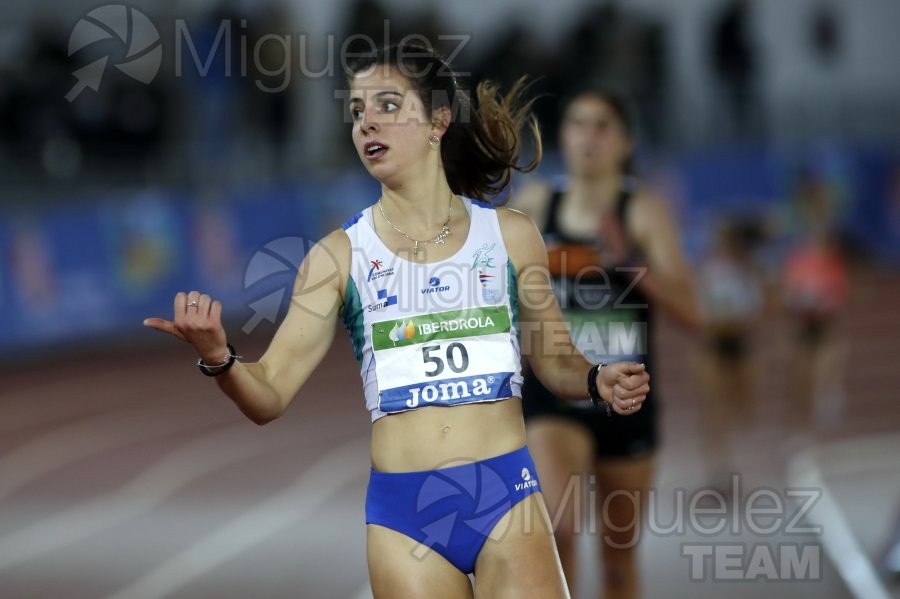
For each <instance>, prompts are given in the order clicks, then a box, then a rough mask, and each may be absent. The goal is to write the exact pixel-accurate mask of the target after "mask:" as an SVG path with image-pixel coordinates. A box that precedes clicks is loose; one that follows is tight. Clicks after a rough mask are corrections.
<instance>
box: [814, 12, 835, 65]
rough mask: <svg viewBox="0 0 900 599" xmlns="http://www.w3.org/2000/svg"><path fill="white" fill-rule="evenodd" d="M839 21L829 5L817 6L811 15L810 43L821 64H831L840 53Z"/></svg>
mask: <svg viewBox="0 0 900 599" xmlns="http://www.w3.org/2000/svg"><path fill="white" fill-rule="evenodd" d="M840 27H841V19H840V17H839V15H838V14H837V13H836V12H835V8H834V6H833V5H831V4H830V3H821V4H819V5H818V6H817V7H816V8H815V11H814V13H813V17H812V20H811V27H810V42H811V44H810V45H811V47H812V50H813V54H815V56H816V58H817V59H818V60H819V62H821V63H822V64H828V65H830V64H832V63H833V62H834V61H835V60H837V58H838V56H839V55H840V52H841V47H842V41H843V40H842V38H841V29H840Z"/></svg>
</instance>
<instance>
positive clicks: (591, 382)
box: [587, 362, 612, 416]
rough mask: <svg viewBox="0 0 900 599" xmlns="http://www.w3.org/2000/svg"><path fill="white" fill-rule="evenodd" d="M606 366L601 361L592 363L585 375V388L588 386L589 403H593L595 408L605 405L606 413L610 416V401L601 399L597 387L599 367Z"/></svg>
mask: <svg viewBox="0 0 900 599" xmlns="http://www.w3.org/2000/svg"><path fill="white" fill-rule="evenodd" d="M604 366H606V364H604V363H603V362H600V363H599V364H594V366H592V367H591V369H590V370H588V375H587V388H588V397H590V398H591V403H592V404H594V407H595V408H599V407H600V406H606V415H607V416H611V415H612V410H611V406H610V403H609V402H608V401H606V400H605V399H603V397H602V396H601V395H600V389H598V388H597V374H598V373H599V372H600V369H601V368H603V367H604Z"/></svg>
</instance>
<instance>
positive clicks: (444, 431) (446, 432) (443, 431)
mask: <svg viewBox="0 0 900 599" xmlns="http://www.w3.org/2000/svg"><path fill="white" fill-rule="evenodd" d="M450 430H451V429H450V427H449V426H445V427H444V428H442V429H441V436H442V437H446V436H447V435H449V434H450Z"/></svg>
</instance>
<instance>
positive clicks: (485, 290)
mask: <svg viewBox="0 0 900 599" xmlns="http://www.w3.org/2000/svg"><path fill="white" fill-rule="evenodd" d="M496 278H497V277H496V276H495V275H492V274H488V273H486V272H484V270H482V269H478V283H479V284H480V285H481V297H482V298H484V301H486V302H487V303H489V304H496V303H499V302H500V299H501V298H502V297H503V293H502V292H501V291H500V289H499V288H497V287H495V286H494V285H495V284H496V283H497V281H496Z"/></svg>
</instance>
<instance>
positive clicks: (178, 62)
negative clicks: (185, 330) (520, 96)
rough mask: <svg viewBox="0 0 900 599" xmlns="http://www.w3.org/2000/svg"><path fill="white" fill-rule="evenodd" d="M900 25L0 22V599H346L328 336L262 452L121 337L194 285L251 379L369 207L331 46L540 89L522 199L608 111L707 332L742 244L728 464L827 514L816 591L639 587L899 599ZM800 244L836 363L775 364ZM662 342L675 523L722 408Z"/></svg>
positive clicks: (266, 17)
mask: <svg viewBox="0 0 900 599" xmlns="http://www.w3.org/2000/svg"><path fill="white" fill-rule="evenodd" d="M898 26H900V4H898V3H897V2H896V1H895V0H854V1H852V2H851V1H849V0H844V1H842V0H792V1H791V2H784V1H781V0H753V1H747V2H741V1H732V0H681V1H679V2H667V1H665V0H630V1H629V2H610V1H606V2H593V3H592V2H586V1H578V0H557V1H556V2H552V3H550V2H538V1H537V0H497V1H495V2H491V3H486V2H475V1H474V0H457V1H456V2H452V3H449V2H435V1H433V0H416V1H404V2H401V1H400V0H390V1H388V0H358V1H356V2H349V1H344V0H340V1H334V2H330V3H324V2H312V1H311V0H310V1H307V0H293V1H291V0H257V1H250V0H244V1H230V2H217V1H214V0H209V1H205V0H166V1H163V2H149V1H148V0H140V1H134V2H129V3H128V4H117V3H116V2H112V3H109V4H97V3H96V2H95V1H94V0H91V1H90V2H87V1H86V2H79V1H75V0H35V1H33V2H27V3H25V2H21V3H11V4H10V3H7V5H5V6H4V8H3V10H2V12H0V597H4V598H5V597H10V598H20V597H66V598H69V597H108V596H115V597H162V596H172V597H223V598H224V597H244V596H262V597H310V598H315V597H365V596H366V588H367V587H366V580H367V575H366V566H365V552H364V524H363V495H364V490H365V483H366V475H367V467H368V462H367V445H366V442H367V438H368V428H369V425H368V422H367V417H366V414H365V410H364V409H363V408H362V403H361V389H360V385H359V383H358V382H357V380H356V379H355V378H354V377H355V374H353V375H352V376H351V374H352V373H355V372H356V370H355V368H356V366H355V362H354V361H353V359H352V355H351V353H350V352H349V348H348V345H347V344H346V342H345V340H344V339H343V338H342V337H340V336H339V341H338V343H337V344H336V346H335V348H334V349H333V351H332V353H331V354H329V357H328V359H327V360H326V362H325V364H323V367H322V368H321V369H320V370H319V371H317V372H316V374H315V376H314V378H313V380H312V381H311V382H310V384H309V389H308V390H304V392H303V393H302V395H301V397H300V398H299V399H298V400H297V402H295V404H294V406H293V407H292V409H291V410H290V411H289V413H288V415H286V416H285V418H283V419H282V420H279V421H278V422H276V423H273V424H272V425H269V426H267V427H265V428H262V429H257V428H255V427H254V426H253V425H252V424H250V423H249V422H246V421H244V420H243V419H242V417H241V416H240V415H239V414H238V413H237V411H236V410H235V409H234V408H233V406H232V405H231V404H230V402H228V400H227V399H226V398H224V397H220V396H219V394H218V392H217V390H216V389H215V386H214V385H212V384H211V383H210V382H209V381H207V380H205V379H204V378H203V377H201V376H199V375H198V374H197V372H196V368H195V367H194V365H193V364H192V359H193V356H192V355H191V353H190V352H189V351H188V350H187V349H186V348H184V347H180V346H178V345H177V343H174V342H173V341H171V340H169V339H162V338H161V337H159V336H158V335H154V334H153V333H151V332H149V331H147V330H145V329H143V328H142V327H141V320H142V319H143V318H144V317H147V316H168V315H169V314H170V312H171V300H172V296H173V295H174V293H175V292H176V291H178V290H189V289H202V290H204V291H206V292H209V293H210V294H212V295H213V296H214V297H218V298H221V299H222V300H223V302H224V304H225V306H226V311H227V317H228V321H229V326H228V329H229V336H230V340H231V341H232V343H234V345H235V346H236V347H238V348H239V349H240V350H241V353H242V354H243V355H244V356H247V357H248V358H249V359H255V358H256V357H258V356H259V354H260V353H261V351H262V350H263V349H264V347H265V344H266V342H267V340H268V338H269V337H270V336H271V334H272V332H273V331H274V329H275V323H276V322H277V321H278V318H279V316H280V315H282V314H283V312H284V309H285V308H286V305H287V302H288V301H289V290H290V284H291V281H292V280H293V277H294V276H295V274H296V269H297V264H299V261H300V260H301V259H302V257H303V255H304V252H305V251H306V249H308V247H309V243H311V242H314V241H315V240H316V239H318V238H319V237H321V236H322V235H323V234H324V233H326V232H327V231H329V230H331V229H332V228H334V227H336V226H338V225H339V224H340V223H341V222H343V220H345V219H346V218H347V217H348V216H350V215H352V214H354V213H355V212H356V211H357V210H359V209H360V208H361V207H362V206H365V205H367V204H369V203H371V202H372V201H374V199H375V198H376V196H377V190H378V188H377V185H376V184H374V183H373V182H372V181H371V180H369V179H368V177H367V175H366V174H365V172H364V169H363V168H361V166H360V165H359V163H358V159H357V158H356V156H355V153H354V151H353V148H352V145H351V143H350V136H349V131H350V130H349V125H348V124H347V122H346V118H345V117H344V116H343V115H344V113H345V109H344V106H343V104H342V102H341V95H340V93H339V90H340V89H341V88H342V87H343V85H344V84H343V75H342V68H341V56H342V48H345V42H346V41H348V40H349V39H350V36H351V35H352V34H363V35H365V36H367V37H368V38H369V39H371V40H373V41H375V43H376V44H377V45H381V44H382V43H383V42H385V41H387V40H391V41H396V40H399V39H400V38H401V37H403V36H404V35H408V34H417V35H419V36H423V37H424V39H426V40H428V41H430V42H431V43H433V44H434V45H436V46H437V47H438V48H439V49H441V50H443V51H444V52H445V53H446V54H448V55H454V63H455V65H456V66H457V67H458V68H459V69H460V70H462V71H465V72H468V73H471V77H472V79H473V80H475V81H477V80H479V79H481V78H483V77H490V78H494V79H498V80H500V81H502V82H507V83H508V82H511V81H513V80H514V79H515V78H517V77H518V76H520V75H522V74H529V75H532V76H535V77H538V78H539V79H538V83H537V88H538V90H539V91H541V92H542V93H545V94H546V97H545V98H544V99H542V100H541V101H540V102H539V104H538V109H537V112H538V116H539V117H540V119H541V123H542V127H543V129H544V134H545V150H546V158H545V160H544V163H543V165H542V167H541V169H540V171H539V173H538V175H539V176H541V177H546V178H553V177H556V176H558V175H559V174H560V173H561V171H562V168H561V161H560V159H559V156H558V154H557V152H556V147H555V146H556V143H555V141H556V133H557V128H558V118H559V103H558V100H559V98H560V97H562V96H564V95H565V93H566V91H567V90H570V89H572V88H573V87H575V86H577V85H578V84H580V83H583V82H584V81H586V80H596V79H602V80H604V81H608V82H613V83H615V84H617V85H618V86H620V87H621V88H623V89H625V90H626V91H628V93H629V94H630V96H631V97H632V99H633V100H634V103H635V107H636V110H637V113H638V117H639V122H640V126H641V127H640V146H639V170H640V173H641V175H642V177H644V178H645V179H646V180H648V181H649V182H651V183H652V184H653V185H655V186H656V187H657V188H658V189H659V190H660V193H661V194H662V195H663V197H664V198H665V199H666V200H667V201H668V202H669V205H670V208H671V210H672V211H673V213H674V214H675V215H676V218H677V220H678V222H679V224H680V226H681V228H682V234H683V242H684V244H685V247H686V250H687V252H688V255H689V257H690V259H691V261H692V263H693V264H694V266H695V267H696V270H697V273H698V282H699V283H700V284H701V292H702V294H703V295H704V297H706V298H707V301H706V303H705V305H706V307H707V309H708V314H709V318H710V323H711V327H712V326H713V325H714V324H715V323H714V317H715V315H716V314H718V313H719V312H718V311H717V310H721V309H726V308H723V307H722V306H721V305H720V304H717V302H721V301H724V300H722V297H721V296H720V295H717V291H716V289H717V287H716V285H715V284H714V283H715V277H713V278H712V279H709V277H706V276H705V275H704V273H706V272H708V269H707V267H708V266H709V265H710V263H711V262H712V261H714V259H715V258H716V256H717V255H718V254H716V252H717V247H718V246H717V240H718V239H721V237H722V232H723V231H727V232H731V233H737V236H736V237H737V238H739V240H740V244H739V245H740V247H741V248H742V251H743V252H744V254H743V255H744V257H745V258H746V261H747V262H746V264H749V265H750V266H749V267H748V270H747V272H750V273H752V278H753V284H758V286H759V289H760V290H761V301H760V302H759V305H758V306H757V307H756V308H752V309H751V308H747V309H746V313H742V314H743V315H744V316H746V318H747V319H748V322H753V323H755V324H754V325H753V327H752V328H753V335H752V340H751V341H752V343H751V347H752V352H751V354H752V362H753V368H754V370H753V372H754V375H753V377H752V379H753V381H754V386H753V390H752V398H753V402H752V403H753V408H752V410H751V413H750V415H749V416H748V417H747V419H746V421H745V422H744V424H743V425H742V426H741V427H739V429H738V430H737V431H736V436H735V439H734V443H735V448H736V449H735V452H734V456H735V459H734V461H733V462H732V463H731V464H730V467H731V468H732V469H733V471H734V472H736V473H738V474H740V476H741V477H742V483H743V485H744V487H745V489H753V488H769V489H772V490H775V491H776V492H777V493H778V494H779V495H780V496H785V495H786V493H787V491H788V490H790V489H792V488H800V487H803V488H812V489H815V490H816V491H817V493H818V495H817V496H818V497H819V501H818V502H817V504H816V508H815V510H814V511H813V512H812V513H811V514H809V515H808V522H809V523H810V524H816V525H819V526H821V528H822V533H821V534H817V535H806V536H801V537H800V541H802V542H803V543H807V544H809V545H810V546H815V547H820V548H821V557H822V559H821V569H820V571H819V572H818V576H813V575H812V574H811V573H810V572H809V571H807V575H806V576H801V577H799V578H800V580H765V579H760V580H755V581H744V582H734V581H729V580H724V579H723V577H722V576H718V577H717V576H716V574H715V568H712V569H711V570H710V571H709V572H707V573H706V574H705V575H704V576H703V577H701V578H702V579H700V580H698V579H696V577H694V578H693V579H692V575H691V562H690V561H689V559H688V558H687V557H686V555H685V553H684V547H685V546H686V545H690V544H692V543H693V544H697V543H709V544H712V545H715V544H720V545H721V544H729V543H730V544H735V543H736V544H741V545H744V546H746V547H752V546H755V545H756V544H764V545H766V546H769V547H775V546H779V545H780V544H782V545H783V544H790V543H795V544H796V543H797V542H798V539H797V538H796V537H792V536H791V535H790V534H785V532H784V531H783V530H782V531H780V532H778V533H775V534H770V535H755V534H753V533H751V532H748V531H747V530H742V531H740V534H737V535H729V534H728V532H727V531H726V532H724V533H722V534H721V535H718V536H713V537H702V536H700V535H697V534H693V535H691V534H687V535H681V536H679V535H671V534H670V535H653V534H652V533H648V534H647V535H646V536H645V538H644V540H643V541H642V545H641V547H642V555H643V557H644V559H643V564H642V568H643V572H644V586H645V595H646V596H647V597H719V596H722V595H724V594H726V593H727V594H728V595H729V596H732V597H768V598H772V597H785V598H787V597H813V596H815V597H829V598H832V597H833V598H845V597H858V598H866V599H869V598H877V597H890V596H894V597H900V590H898V589H900V587H898V584H897V582H898V578H897V577H898V572H900V547H898V546H897V545H896V543H897V540H898V533H900V511H898V508H900V466H898V464H900V461H898V460H897V458H896V456H898V455H900V407H898V404H897V402H896V397H897V396H896V393H897V392H896V389H897V387H898V383H900V372H898V369H897V366H896V362H895V360H896V359H897V358H900V335H898V332H900V312H898V311H897V309H896V306H897V305H898V304H900V270H898V265H900V70H898V67H897V64H898V59H900V36H898V35H897V33H896V32H897V29H898ZM359 39H362V38H357V41H356V42H354V43H356V44H358V43H359ZM354 47H357V46H354ZM522 182H523V180H522V179H517V180H516V181H515V182H514V186H513V193H514V192H515V188H516V186H518V185H521V184H522ZM810 231H816V232H821V231H826V232H827V233H828V236H829V239H831V240H833V241H835V244H834V247H836V248H839V254H838V255H839V256H840V263H841V265H842V268H844V269H846V273H847V274H846V284H844V285H841V284H836V287H831V286H830V285H831V283H823V284H822V287H821V288H818V287H817V288H816V289H818V290H819V291H821V292H822V293H826V294H828V293H831V292H832V291H833V292H834V295H835V296H838V297H839V299H838V300H834V298H833V297H832V300H833V301H826V302H824V303H825V304H827V306H824V307H821V310H823V311H825V312H827V318H828V320H829V322H830V323H831V326H832V327H833V329H834V331H835V333H834V335H833V336H832V337H831V338H830V344H829V346H828V350H829V352H830V353H829V356H827V357H821V356H819V357H815V356H812V354H802V353H798V352H800V351H801V350H798V344H797V342H796V338H797V331H798V330H800V329H802V327H803V323H802V322H801V320H802V319H803V318H804V315H803V314H804V313H803V309H804V308H809V306H803V305H802V304H803V302H804V301H808V302H811V303H815V302H816V301H819V300H820V299H821V298H818V299H817V297H816V290H815V289H814V290H813V291H811V292H810V295H811V297H809V298H807V297H805V296H804V297H800V298H798V296H797V295H798V294H800V295H802V292H803V289H802V287H803V285H802V281H807V280H818V279H816V276H815V274H816V273H813V274H810V272H809V269H813V270H814V269H815V267H813V266H809V264H808V263H806V262H803V261H802V260H799V261H797V260H792V257H793V258H796V254H795V253H794V252H795V251H796V249H797V248H798V247H802V244H803V242H804V240H805V239H807V238H808V236H809V234H810ZM732 239H734V237H732ZM713 272H714V271H713ZM826 278H827V277H826ZM798 281H800V282H798ZM812 285H813V287H815V286H816V284H815V283H813V284H812ZM798 286H799V287H800V289H799V290H798ZM844 288H845V289H846V294H845V295H844V294H843V292H842V291H841V290H842V289H844ZM823 289H824V291H822V290H823ZM725 295H726V296H727V293H726V294H725ZM804 298H805V299H804ZM840 298H843V299H840ZM741 299H746V298H740V297H739V298H738V300H741ZM737 303H738V304H741V303H742V302H741V301H738V302H737ZM744 303H746V304H747V305H749V304H751V303H752V302H744ZM816 309H818V307H816ZM751 313H752V314H751ZM753 319H755V320H753ZM657 335H658V342H659V350H660V355H661V359H660V367H659V372H656V373H654V376H655V377H658V378H657V379H656V380H657V381H659V382H658V383H657V384H658V385H660V388H661V389H662V395H663V399H664V402H665V409H664V412H663V414H664V435H665V436H664V446H663V450H662V452H661V463H660V470H659V474H658V476H657V485H656V487H657V489H658V490H659V491H660V494H661V496H662V497H667V498H668V501H662V502H661V506H662V507H661V509H662V511H663V512H666V510H667V509H668V510H669V512H667V513H669V514H670V515H671V509H672V505H671V498H672V496H673V494H674V493H675V492H676V491H677V490H678V489H684V490H687V491H691V490H696V489H699V488H703V487H704V486H705V485H708V484H711V481H710V479H709V471H710V464H711V463H713V462H714V460H713V459H711V457H713V456H710V455H709V452H708V449H707V447H706V446H705V445H704V441H703V437H704V428H705V427H708V426H710V421H709V420H708V417H707V410H706V409H705V408H704V404H703V401H702V399H701V396H703V395H704V392H705V391H704V388H703V386H704V385H709V384H710V383H709V380H708V378H707V377H704V376H703V372H704V360H705V358H704V356H705V355H706V354H704V347H705V345H704V341H705V340H704V339H692V338H689V337H688V336H687V335H685V334H684V333H683V332H681V331H679V330H677V329H676V328H675V327H673V326H672V325H670V324H667V323H663V324H662V326H661V327H660V328H659V330H658V331H657ZM807 349H808V348H807ZM798 359H799V360H800V363H801V367H800V368H801V369H802V368H803V366H802V364H803V363H805V364H806V367H808V368H809V369H813V370H814V368H813V366H810V363H811V362H813V361H815V363H816V364H818V365H819V366H821V368H822V369H824V370H825V372H818V373H815V374H814V375H811V376H812V377H813V378H812V381H813V382H812V383H810V385H811V388H812V389H813V391H812V396H813V397H814V406H813V428H812V430H811V431H808V432H809V433H810V434H809V436H808V437H804V438H802V439H798V438H796V435H794V433H795V432H796V431H794V430H792V429H791V426H790V424H789V420H790V414H789V413H790V405H791V403H792V400H793V397H794V396H793V394H792V389H794V387H793V385H794V384H795V382H796V381H794V380H792V378H796V377H798V376H800V375H799V374H798V370H797V369H798V366H797V364H798V362H797V360H798ZM820 359H821V361H818V360H820ZM804 360H805V362H804ZM707 366H708V364H707ZM740 509H742V508H740ZM791 513H793V512H791ZM661 520H662V522H667V520H666V519H665V517H661ZM582 540H583V542H584V544H585V546H586V548H587V549H590V548H592V547H593V545H592V544H591V543H592V540H591V539H590V538H589V535H585V536H584V538H583V539H582ZM583 571H585V573H584V574H583V576H582V578H583V580H580V581H579V586H580V588H581V589H582V591H583V592H584V595H583V596H585V597H586V596H592V593H593V596H596V581H595V580H593V578H592V577H591V572H590V570H587V569H583ZM763 578H764V577H763ZM786 578H790V577H786Z"/></svg>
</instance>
